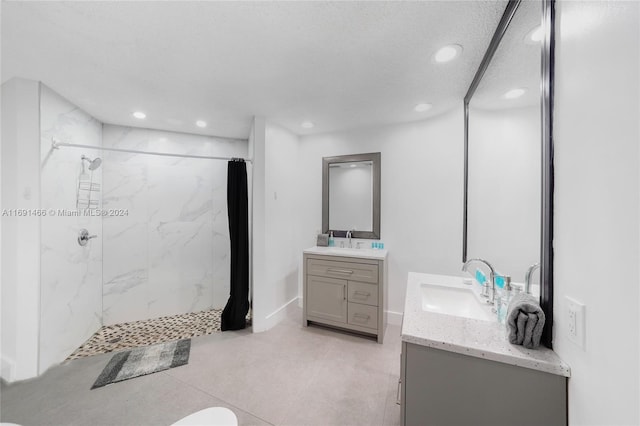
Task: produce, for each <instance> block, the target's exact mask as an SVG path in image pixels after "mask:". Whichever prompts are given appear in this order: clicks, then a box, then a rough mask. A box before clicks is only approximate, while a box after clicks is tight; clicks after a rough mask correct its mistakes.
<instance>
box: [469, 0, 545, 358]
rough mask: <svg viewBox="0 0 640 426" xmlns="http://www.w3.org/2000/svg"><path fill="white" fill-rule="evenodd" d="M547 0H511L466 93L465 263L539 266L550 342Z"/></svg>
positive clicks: (522, 268)
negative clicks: (540, 0)
mask: <svg viewBox="0 0 640 426" xmlns="http://www.w3.org/2000/svg"><path fill="white" fill-rule="evenodd" d="M551 13H552V12H551V8H550V1H549V0H545V1H542V2H537V1H519V0H518V1H510V2H509V3H508V5H507V7H506V10H505V13H504V15H503V18H502V20H501V22H500V24H499V26H498V28H497V30H496V32H495V35H494V38H493V39H492V41H491V44H490V46H489V48H488V50H487V53H486V55H485V57H484V59H483V62H482V64H481V66H480V68H479V69H478V72H477V73H476V76H475V78H474V81H473V83H472V84H471V86H470V88H469V91H468V93H467V96H466V97H465V203H464V208H465V210H464V223H463V235H464V240H463V261H466V260H467V259H470V258H478V257H479V258H483V259H487V260H489V261H490V262H491V263H492V264H493V266H494V267H495V268H496V269H497V272H499V273H500V274H502V275H510V276H511V277H512V280H513V281H514V282H520V283H522V282H523V281H524V280H525V274H526V272H527V269H528V268H529V267H530V266H531V265H533V264H537V263H541V264H542V268H541V270H540V275H539V276H540V279H539V278H538V274H537V273H536V274H534V275H533V282H534V283H538V282H539V283H541V286H540V296H541V297H540V302H541V306H542V308H543V310H545V314H546V315H547V321H548V324H546V325H545V335H544V336H543V342H544V344H545V345H547V346H549V347H550V346H551V332H550V330H551V323H552V321H553V320H552V314H553V309H552V297H551V294H552V293H551V288H552V273H551V272H552V271H551V262H550V259H551V241H552V236H551V225H552V224H551V211H552V210H551V207H550V206H551V203H552V195H553V194H552V190H551V188H552V186H551V185H550V179H551V177H552V173H551V170H552V167H553V165H552V160H551V157H550V152H551V137H550V135H551V134H550V126H549V123H550V117H551V114H550V107H551V103H550V96H549V87H550V81H551V77H550V75H551V74H550V69H551V68H550V66H549V64H550V62H551V49H550V46H551V43H552V41H551V27H552V26H551V24H550V21H551V20H552V15H551Z"/></svg>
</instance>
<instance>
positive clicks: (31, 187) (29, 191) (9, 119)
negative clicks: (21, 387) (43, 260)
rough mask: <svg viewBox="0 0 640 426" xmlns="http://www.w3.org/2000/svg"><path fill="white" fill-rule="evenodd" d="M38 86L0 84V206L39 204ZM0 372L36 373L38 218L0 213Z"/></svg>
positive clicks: (12, 376)
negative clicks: (0, 302)
mask: <svg viewBox="0 0 640 426" xmlns="http://www.w3.org/2000/svg"><path fill="white" fill-rule="evenodd" d="M39 102H40V87H39V84H38V82H35V81H30V80H23V79H12V80H9V81H8V82H6V83H5V84H3V85H2V145H1V150H2V170H1V173H2V209H3V210H4V209H7V210H10V209H38V208H39V207H40V162H39V160H40V144H39V140H40V114H39V111H40V105H39ZM2 231H3V233H2V277H1V278H2V283H1V285H2V342H1V343H2V369H1V375H2V378H3V379H5V380H7V381H13V380H22V379H27V378H31V377H35V376H36V375H37V374H38V347H39V344H38V335H39V326H40V321H39V320H40V218H39V217H37V216H27V217H16V216H4V215H3V216H2Z"/></svg>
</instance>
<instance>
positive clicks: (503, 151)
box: [467, 106, 541, 282]
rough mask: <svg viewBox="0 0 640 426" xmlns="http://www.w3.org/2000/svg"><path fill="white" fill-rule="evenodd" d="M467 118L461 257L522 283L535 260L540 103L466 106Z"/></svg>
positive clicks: (538, 213)
mask: <svg viewBox="0 0 640 426" xmlns="http://www.w3.org/2000/svg"><path fill="white" fill-rule="evenodd" d="M469 119H470V121H469V133H470V138H469V139H470V143H469V192H468V194H469V198H468V216H467V241H468V245H467V256H468V257H469V258H473V257H480V258H484V259H488V260H489V261H490V262H491V263H492V265H493V266H494V267H495V268H496V269H497V270H498V271H499V272H500V273H501V274H506V275H510V276H511V277H512V279H513V281H514V282H524V275H525V272H526V270H527V269H528V268H529V266H531V265H533V264H534V263H538V262H539V261H540V212H541V210H540V191H541V185H540V171H541V167H540V159H541V157H540V155H541V154H540V107H539V106H534V107H524V108H507V109H498V110H483V109H480V108H472V110H471V113H470V114H469ZM536 275H538V274H536Z"/></svg>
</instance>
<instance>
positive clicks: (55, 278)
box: [39, 84, 102, 372]
mask: <svg viewBox="0 0 640 426" xmlns="http://www.w3.org/2000/svg"><path fill="white" fill-rule="evenodd" d="M40 135H41V140H40V144H41V145H40V147H41V149H40V153H41V158H40V165H41V171H40V182H41V183H40V185H41V188H40V190H41V200H40V207H41V208H42V209H45V210H47V211H50V210H53V212H51V213H48V214H47V216H45V217H42V218H41V222H40V224H41V231H40V232H41V249H40V271H41V272H40V273H41V284H40V292H41V293H40V365H39V370H40V372H43V371H45V370H46V369H47V368H48V367H50V366H51V365H54V364H56V363H58V362H60V361H61V360H64V359H65V358H66V357H67V356H68V355H69V354H70V353H72V352H73V351H74V350H75V349H76V348H77V347H78V346H79V345H81V344H82V343H83V342H84V341H85V340H86V339H88V338H89V337H90V336H91V335H92V334H93V333H94V332H95V331H96V330H98V329H99V328H100V326H101V319H102V242H101V239H100V238H102V235H101V234H102V220H101V218H100V217H95V216H93V217H92V216H71V215H66V214H65V212H67V211H69V212H70V211H74V210H75V208H76V186H77V182H78V177H79V175H80V172H81V170H82V162H81V159H80V157H81V155H83V154H84V155H87V156H89V157H91V158H93V157H94V156H100V151H96V150H91V149H80V148H61V149H59V150H51V138H52V137H55V138H58V139H59V140H61V141H63V142H67V143H76V144H85V145H93V146H100V145H101V144H102V124H101V123H100V122H99V121H97V120H96V119H95V118H93V117H91V116H90V115H88V114H87V113H85V112H84V111H82V110H80V109H78V108H77V107H76V106H75V105H73V104H71V103H70V102H68V101H67V100H66V99H64V98H62V97H61V96H59V95H58V94H56V93H55V92H54V91H52V90H51V89H49V88H48V87H46V86H44V85H42V84H41V93H40ZM87 172H88V173H90V172H89V171H88V169H87ZM101 179H102V170H101V168H99V169H97V170H95V171H94V172H93V181H94V182H96V183H100V182H101ZM99 198H100V197H98V199H99ZM54 212H55V213H54ZM81 228H86V229H87V230H89V232H90V233H91V234H96V235H98V238H99V239H93V240H91V241H90V242H89V244H87V245H86V246H84V247H81V246H80V245H79V244H78V242H77V236H78V231H79V230H80V229H81Z"/></svg>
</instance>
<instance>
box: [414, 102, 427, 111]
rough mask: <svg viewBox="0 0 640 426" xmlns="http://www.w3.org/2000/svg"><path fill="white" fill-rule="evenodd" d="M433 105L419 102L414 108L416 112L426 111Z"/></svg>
mask: <svg viewBox="0 0 640 426" xmlns="http://www.w3.org/2000/svg"><path fill="white" fill-rule="evenodd" d="M431 107H432V105H431V104H418V105H416V106H415V108H413V109H414V110H415V111H416V112H425V111H427V110H430V109H431Z"/></svg>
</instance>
